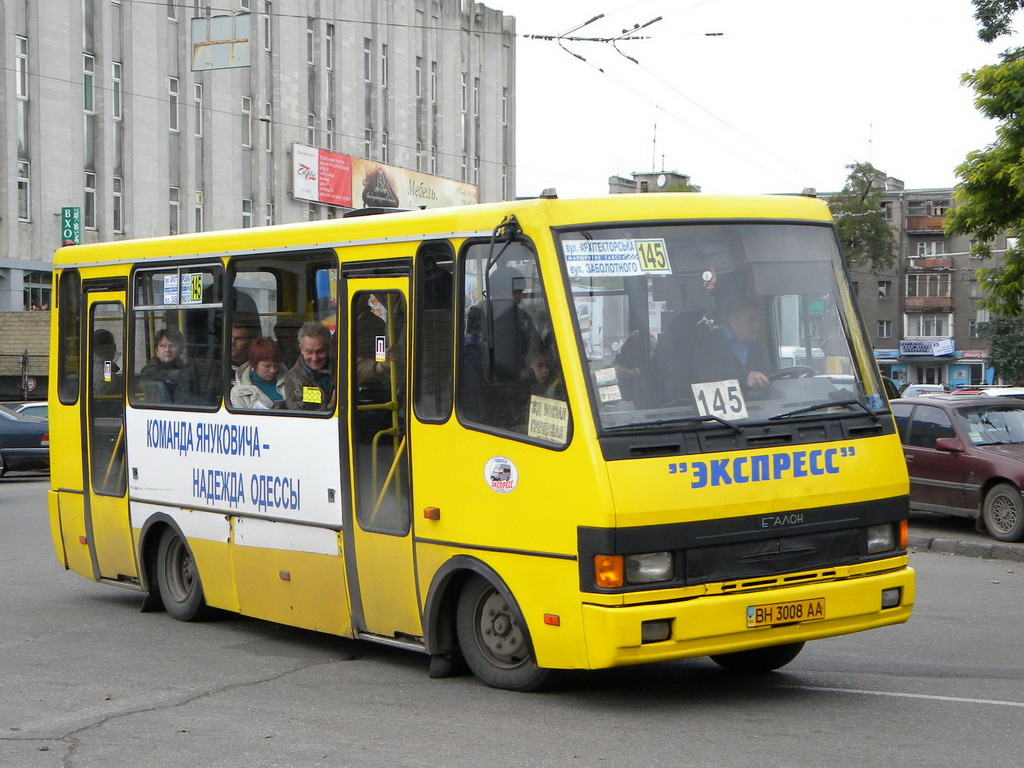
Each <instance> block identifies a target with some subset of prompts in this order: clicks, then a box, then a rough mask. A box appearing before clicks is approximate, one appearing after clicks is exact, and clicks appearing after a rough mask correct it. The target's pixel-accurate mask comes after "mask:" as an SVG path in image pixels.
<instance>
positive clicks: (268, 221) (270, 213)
mask: <svg viewBox="0 0 1024 768" xmlns="http://www.w3.org/2000/svg"><path fill="white" fill-rule="evenodd" d="M263 223H264V224H265V225H266V226H268V227H269V226H272V225H273V223H274V204H273V203H267V206H266V215H265V218H264V221H263Z"/></svg>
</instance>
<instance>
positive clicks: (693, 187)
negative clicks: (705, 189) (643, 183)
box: [662, 181, 700, 192]
mask: <svg viewBox="0 0 1024 768" xmlns="http://www.w3.org/2000/svg"><path fill="white" fill-rule="evenodd" d="M662 192H700V185H698V184H691V183H690V182H688V181H673V182H672V183H671V184H666V185H665V189H663V190H662Z"/></svg>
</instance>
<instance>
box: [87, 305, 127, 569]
mask: <svg viewBox="0 0 1024 768" xmlns="http://www.w3.org/2000/svg"><path fill="white" fill-rule="evenodd" d="M87 290H88V289H87ZM86 312H87V316H88V318H89V327H88V332H87V333H86V336H85V346H86V352H85V354H86V356H85V358H84V359H85V360H86V361H88V362H87V363H86V364H84V365H83V366H82V367H83V371H82V373H83V377H84V378H85V393H84V394H85V406H86V407H85V409H84V410H83V416H82V418H83V424H82V427H83V432H84V433H85V434H86V441H85V456H84V459H85V465H86V466H85V469H86V472H85V485H86V488H85V530H86V537H87V539H88V543H89V555H90V557H91V558H92V568H93V575H94V577H95V578H105V579H120V580H122V581H123V580H125V579H126V578H134V577H136V576H138V569H137V568H136V565H135V556H134V553H133V548H132V535H131V525H130V522H129V518H128V498H127V496H126V490H127V475H126V474H125V472H126V470H125V443H124V409H125V382H124V370H123V367H124V360H125V344H124V341H125V333H124V293H123V292H121V291H118V292H114V291H102V292H87V293H86ZM86 366H87V367H86Z"/></svg>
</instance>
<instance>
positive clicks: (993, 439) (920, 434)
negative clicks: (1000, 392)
mask: <svg viewBox="0 0 1024 768" xmlns="http://www.w3.org/2000/svg"><path fill="white" fill-rule="evenodd" d="M891 405H892V412H893V415H894V416H895V417H896V428H897V429H898V430H899V433H900V439H901V440H902V441H903V454H904V456H905V457H906V459H907V469H908V470H909V472H910V506H911V508H912V509H921V510H925V511H928V512H941V513H944V514H949V515H959V516H963V517H971V518H974V519H976V520H978V523H979V528H980V527H981V526H982V525H984V527H985V529H986V530H988V533H989V535H990V536H992V538H994V539H998V540H999V541H1020V540H1022V539H1024V501H1022V499H1021V488H1024V399H1021V398H1011V397H989V396H980V395H979V396H975V395H933V396H931V397H914V398H901V399H899V400H893V401H892V403H891Z"/></svg>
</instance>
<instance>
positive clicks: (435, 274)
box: [413, 241, 455, 421]
mask: <svg viewBox="0 0 1024 768" xmlns="http://www.w3.org/2000/svg"><path fill="white" fill-rule="evenodd" d="M454 260H455V252H454V251H453V250H452V247H451V245H450V244H449V243H447V242H444V241H438V242H427V243H424V244H423V245H422V246H421V247H420V250H419V254H418V260H417V263H416V293H415V297H414V299H415V303H414V306H415V308H416V321H415V323H414V324H413V328H414V329H415V335H416V337H415V341H414V343H415V346H416V357H415V365H416V370H415V372H414V374H413V382H414V387H415V395H416V397H415V406H416V415H417V416H418V417H419V418H420V419H421V420H422V421H444V420H445V419H447V418H448V415H449V414H450V413H451V410H452V342H453V334H454V321H455V315H454V311H453V306H454V299H455V294H454V290H455V289H454V277H453V274H452V270H453V265H454Z"/></svg>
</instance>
